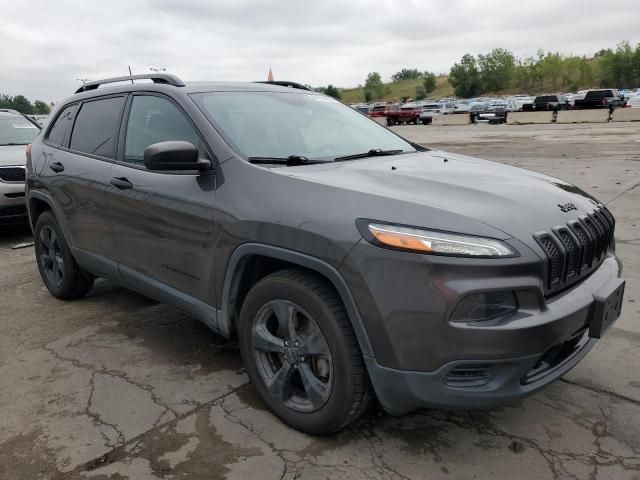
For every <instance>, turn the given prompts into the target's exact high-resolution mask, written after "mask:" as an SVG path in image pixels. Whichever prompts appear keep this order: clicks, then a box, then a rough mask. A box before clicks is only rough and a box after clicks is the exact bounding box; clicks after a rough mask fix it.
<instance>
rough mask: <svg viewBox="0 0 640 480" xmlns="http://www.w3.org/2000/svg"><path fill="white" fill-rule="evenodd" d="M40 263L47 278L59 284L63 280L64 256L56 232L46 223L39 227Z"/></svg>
mask: <svg viewBox="0 0 640 480" xmlns="http://www.w3.org/2000/svg"><path fill="white" fill-rule="evenodd" d="M40 246H41V250H40V264H41V265H42V270H43V271H44V274H45V276H46V277H47V280H48V281H49V283H51V285H53V286H56V287H58V286H60V285H61V284H62V281H63V280H64V256H63V254H62V247H61V245H60V240H59V239H58V235H56V232H55V231H54V230H53V229H52V228H51V227H50V226H48V225H45V226H44V227H42V228H41V229H40Z"/></svg>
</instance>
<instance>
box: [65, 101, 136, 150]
mask: <svg viewBox="0 0 640 480" xmlns="http://www.w3.org/2000/svg"><path fill="white" fill-rule="evenodd" d="M123 104H124V97H114V98H105V99H102V100H94V101H91V102H87V103H83V104H82V107H80V112H78V115H77V117H76V123H75V126H74V127H73V133H72V134H71V143H70V145H69V148H70V149H71V150H76V151H78V152H83V153H89V154H91V155H99V156H101V157H107V158H115V151H116V135H117V132H118V129H119V128H120V112H121V111H122V105H123Z"/></svg>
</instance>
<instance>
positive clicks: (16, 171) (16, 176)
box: [0, 167, 26, 182]
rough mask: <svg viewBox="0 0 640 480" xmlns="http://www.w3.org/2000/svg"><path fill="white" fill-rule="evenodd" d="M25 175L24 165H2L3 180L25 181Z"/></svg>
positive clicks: (0, 176) (0, 170)
mask: <svg viewBox="0 0 640 480" xmlns="http://www.w3.org/2000/svg"><path fill="white" fill-rule="evenodd" d="M25 177H26V175H25V170H24V168H22V167H0V180H2V181H3V182H24V180H25Z"/></svg>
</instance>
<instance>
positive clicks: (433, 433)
mask: <svg viewBox="0 0 640 480" xmlns="http://www.w3.org/2000/svg"><path fill="white" fill-rule="evenodd" d="M397 130H398V131H399V132H401V133H403V134H404V135H406V136H407V137H409V138H410V139H411V140H413V141H416V142H419V143H424V144H428V145H431V146H435V147H438V148H442V149H444V150H449V151H454V152H459V153H466V154H471V155H477V156H480V157H483V158H488V159H492V160H497V161H501V162H506V163H510V164H515V165H519V166H522V167H525V168H531V169H534V170H538V171H542V172H545V173H549V174H552V175H555V176H558V177H560V178H563V179H566V180H569V181H571V182H574V183H576V184H577V185H579V186H581V187H584V188H585V189H586V190H588V191H590V192H592V193H594V194H595V195H596V196H597V197H598V198H600V200H602V201H604V202H609V208H610V209H611V210H612V211H613V213H614V214H615V215H616V218H617V231H616V236H617V248H618V251H619V254H620V255H621V256H622V258H623V260H624V262H625V277H626V279H627V292H626V299H625V304H624V306H623V315H622V318H621V319H620V320H619V321H618V322H617V324H616V325H615V326H614V327H613V328H612V329H611V330H610V331H609V333H608V335H607V336H606V337H605V338H604V339H603V340H601V341H600V342H599V344H598V345H597V346H596V347H595V348H594V350H593V351H592V352H591V353H590V354H589V355H588V356H587V357H586V358H585V360H584V361H583V362H582V363H580V364H579V365H578V366H577V367H576V368H575V369H574V370H573V371H572V372H570V373H569V374H568V375H566V376H565V377H564V378H563V379H562V380H560V381H558V382H556V383H554V384H552V385H551V386H549V387H548V388H546V389H544V390H543V391H541V392H539V393H537V394H535V395H533V396H531V397H529V398H527V399H526V400H524V401H522V402H518V403H516V404H512V405H508V406H505V407H502V408H498V409H493V410H489V411H473V412H468V411H461V412H445V411H435V410H424V411H418V412H414V413H412V414H409V415H405V416H403V417H399V418H396V417H390V416H387V415H385V414H384V413H382V412H381V411H379V410H378V409H373V410H372V411H371V412H369V413H368V414H367V415H366V416H365V417H363V418H362V419H361V420H359V421H357V422H356V423H354V424H353V425H351V426H350V427H349V428H347V429H346V430H344V431H343V432H340V433H339V434H337V435H334V436H330V437H311V436H307V435H304V434H301V433H299V432H296V431H294V430H292V429H290V428H288V427H286V426H285V425H283V424H282V423H280V422H279V421H278V420H277V419H275V418H274V417H273V416H272V415H271V414H270V413H269V412H268V411H267V410H266V409H265V407H264V406H263V405H262V404H261V402H260V401H259V399H258V398H257V397H256V395H255V393H254V391H253V389H252V388H251V386H250V385H248V383H247V378H246V375H245V374H244V370H243V368H242V364H241V361H240V356H239V352H238V350H237V348H236V346H235V345H233V344H232V343H230V342H227V341H225V340H224V339H221V338H220V337H217V336H216V335H214V334H213V333H211V332H210V331H209V330H207V328H206V327H205V326H204V325H202V324H200V323H198V322H196V321H195V320H193V319H192V318H191V317H189V316H188V315H186V314H184V313H182V312H180V311H178V310H176V309H174V308H172V307H168V306H166V305H161V304H157V303H156V302H154V301H151V300H149V299H146V298H144V297H141V296H140V295H137V294H135V293H132V292H129V291H127V290H125V289H122V288H118V287H115V286H113V285H111V284H109V283H108V282H105V281H100V282H98V283H97V284H96V287H95V288H94V290H93V291H92V293H91V294H90V296H89V297H87V298H86V299H83V300H80V301H75V302H61V301H59V300H56V299H54V298H53V297H51V296H50V295H49V294H48V293H47V292H46V290H45V288H44V286H43V285H42V283H41V281H40V278H39V276H38V272H37V268H36V266H35V263H34V256H33V249H32V248H24V249H18V250H12V249H11V246H12V245H15V244H17V243H20V242H22V241H27V240H29V238H30V234H29V231H28V230H27V229H25V228H20V227H4V228H2V229H0V298H1V299H2V300H3V301H2V306H1V308H0V479H2V480H4V479H7V480H9V479H11V480H18V479H29V480H33V479H86V478H95V479H107V478H112V479H127V478H129V479H135V480H138V479H141V480H145V479H181V478H189V479H200V478H203V479H204V478H207V479H211V478H230V479H246V478H260V479H262V478H265V479H271V478H282V479H298V478H302V479H319V478H368V479H386V478H393V479H420V478H429V479H446V478H450V479H471V478H481V479H490V478H518V479H529V478H531V479H543V478H554V479H565V478H566V479H571V478H573V479H584V478H592V479H595V478H597V479H616V480H618V479H640V375H639V373H638V371H639V367H640V362H639V361H638V358H639V355H638V354H639V353H640V212H639V210H638V206H639V205H640V188H638V185H640V125H639V124H632V123H629V124H615V125H614V124H611V125H608V124H607V125H541V126H533V125H530V126H487V125H478V126H461V127H432V126H430V127H423V126H404V127H397Z"/></svg>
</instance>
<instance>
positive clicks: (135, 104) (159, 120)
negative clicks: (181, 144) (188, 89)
mask: <svg viewBox="0 0 640 480" xmlns="http://www.w3.org/2000/svg"><path fill="white" fill-rule="evenodd" d="M170 140H183V141H186V142H191V143H192V144H194V145H196V146H197V145H198V135H197V134H196V132H195V130H194V129H193V127H192V126H191V124H190V123H189V121H188V120H187V119H186V117H185V116H184V115H183V114H182V112H180V110H178V108H177V107H176V106H175V105H174V104H173V103H171V102H170V101H169V100H167V99H165V98H161V97H153V96H136V97H133V101H132V103H131V112H130V113H129V122H128V123H127V137H126V140H125V142H126V143H125V149H124V161H125V162H129V163H135V164H138V165H142V164H143V155H144V150H145V148H147V147H148V146H149V145H152V144H154V143H158V142H167V141H170Z"/></svg>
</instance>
